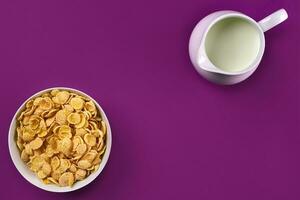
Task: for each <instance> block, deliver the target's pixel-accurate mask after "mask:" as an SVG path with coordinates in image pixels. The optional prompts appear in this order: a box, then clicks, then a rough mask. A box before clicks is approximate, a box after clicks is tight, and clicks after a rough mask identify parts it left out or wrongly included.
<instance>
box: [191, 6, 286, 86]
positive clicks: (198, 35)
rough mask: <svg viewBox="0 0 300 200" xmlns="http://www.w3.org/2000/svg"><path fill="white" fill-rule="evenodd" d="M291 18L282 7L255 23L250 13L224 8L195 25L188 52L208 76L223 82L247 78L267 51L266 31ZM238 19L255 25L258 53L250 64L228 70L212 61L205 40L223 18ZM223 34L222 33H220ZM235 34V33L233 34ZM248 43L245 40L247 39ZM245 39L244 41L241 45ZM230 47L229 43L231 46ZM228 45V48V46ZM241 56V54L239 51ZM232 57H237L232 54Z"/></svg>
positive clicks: (200, 69) (213, 80)
mask: <svg viewBox="0 0 300 200" xmlns="http://www.w3.org/2000/svg"><path fill="white" fill-rule="evenodd" d="M287 17H288V15H287V12H286V11H285V10H284V9H280V10H278V11H276V12H274V13H273V14H271V15H269V16H267V17H266V18H264V19H262V20H261V21H259V22H256V21H255V20H253V19H252V18H250V17H249V16H247V15H245V14H242V13H240V12H236V11H230V10H224V11H217V12H214V13H212V14H210V15H208V16H206V17H205V18H203V19H202V20H201V21H200V22H199V23H198V24H197V25H196V27H195V28H194V30H193V32H192V34H191V37H190V41H189V54H190V58H191V61H192V64H193V65H194V67H195V68H196V70H197V71H198V72H199V73H200V74H201V75H202V76H203V77H205V78H206V79H208V80H210V81H212V82H215V83H219V84H224V85H230V84H235V83H238V82H241V81H243V80H245V79H246V78H248V77H249V76H250V75H251V74H252V73H253V72H254V71H255V70H256V68H257V67H258V65H259V63H260V61H261V58H262V56H263V53H264V50H265V38H264V32H265V31H267V30H269V29H271V28H273V27H274V26H276V25H278V24H280V23H281V22H283V21H284V20H286V19H287ZM229 18H239V19H242V20H244V21H246V22H247V23H249V24H251V26H253V27H254V30H256V31H257V35H258V36H257V37H258V38H259V45H258V47H259V48H257V54H256V56H255V57H253V59H252V60H251V62H249V65H247V67H245V68H244V69H242V70H239V71H227V70H224V69H222V68H220V67H219V66H218V65H216V64H215V63H213V62H212V61H211V60H210V58H209V56H208V55H207V46H206V40H207V35H208V32H209V30H210V29H211V28H212V27H213V26H214V25H215V24H216V23H217V22H220V21H222V20H224V19H229ZM220 34H222V33H220ZM233 37H234V36H233ZM245 42H246V41H245ZM242 43H243V42H241V44H242ZM229 46H230V45H229ZM225 48H226V47H225ZM240 55H241V54H240ZM233 59H239V58H235V57H234V55H233Z"/></svg>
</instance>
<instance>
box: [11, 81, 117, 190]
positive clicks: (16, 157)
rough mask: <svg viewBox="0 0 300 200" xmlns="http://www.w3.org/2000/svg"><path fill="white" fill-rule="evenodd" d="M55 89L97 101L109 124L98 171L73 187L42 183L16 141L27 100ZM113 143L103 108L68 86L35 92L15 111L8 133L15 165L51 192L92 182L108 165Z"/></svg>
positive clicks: (26, 176) (76, 188) (26, 177)
mask: <svg viewBox="0 0 300 200" xmlns="http://www.w3.org/2000/svg"><path fill="white" fill-rule="evenodd" d="M53 89H61V90H68V91H72V92H74V93H77V94H80V95H82V96H85V97H88V98H90V99H91V100H92V101H93V102H94V103H95V105H96V107H97V108H98V110H99V111H100V113H101V116H102V118H103V119H104V121H105V122H106V124H107V138H106V145H107V147H106V151H105V153H104V156H103V159H102V162H101V163H100V167H99V169H98V170H97V171H96V172H94V173H92V174H91V175H90V176H88V177H87V178H86V179H84V180H82V181H78V182H76V183H75V184H74V185H73V186H72V187H59V186H55V185H51V184H49V185H46V184H44V183H42V182H41V181H40V179H38V178H37V176H36V175H35V173H33V172H32V171H31V170H30V169H29V168H28V167H27V166H26V164H25V163H24V162H23V161H22V160H21V158H20V153H19V150H18V147H17V145H16V142H15V135H16V117H17V116H18V115H19V114H20V112H21V111H22V110H23V109H24V106H25V102H27V101H28V100H29V99H32V98H34V97H37V96H40V95H41V94H43V93H45V92H49V91H50V90H53ZM111 145H112V135H111V128H110V124H109V121H108V119H107V116H106V115H105V113H104V111H103V109H102V108H101V107H100V105H99V104H98V103H97V102H96V101H95V100H94V99H93V98H92V97H90V96H89V95H87V94H85V93H84V92H81V91H79V90H76V89H72V88H66V87H55V88H48V89H45V90H42V91H40V92H37V93H36V94H34V95H32V96H31V97H30V98H28V99H27V100H26V101H24V103H23V104H22V105H21V106H20V107H19V109H18V110H17V112H16V113H15V115H14V117H13V119H12V121H11V124H10V128H9V134H8V147H9V153H10V156H11V159H12V161H13V163H14V165H15V167H16V168H17V170H18V171H19V172H20V174H21V175H22V176H23V177H24V178H25V179H26V180H27V181H28V182H30V183H31V184H33V185H35V186H36V187H38V188H41V189H43V190H46V191H50V192H71V191H74V190H78V189H80V188H82V187H84V186H86V185H88V184H89V183H91V182H92V181H93V180H94V179H95V178H96V177H97V176H98V175H99V174H100V173H101V172H102V170H103V168H104V166H105V165H106V163H107V161H108V157H109V154H110V150H111Z"/></svg>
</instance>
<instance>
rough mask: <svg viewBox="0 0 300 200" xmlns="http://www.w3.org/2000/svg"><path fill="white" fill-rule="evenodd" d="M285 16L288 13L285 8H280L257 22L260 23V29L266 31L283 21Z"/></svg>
mask: <svg viewBox="0 0 300 200" xmlns="http://www.w3.org/2000/svg"><path fill="white" fill-rule="evenodd" d="M287 18H288V14H287V12H286V10H285V9H283V8H282V9H279V10H277V11H275V12H274V13H272V14H271V15H269V16H267V17H265V18H264V19H262V20H260V21H259V22H258V24H259V25H260V27H261V28H262V30H263V31H264V32H266V31H267V30H269V29H271V28H273V27H274V26H276V25H278V24H280V23H281V22H283V21H285V20H286V19H287Z"/></svg>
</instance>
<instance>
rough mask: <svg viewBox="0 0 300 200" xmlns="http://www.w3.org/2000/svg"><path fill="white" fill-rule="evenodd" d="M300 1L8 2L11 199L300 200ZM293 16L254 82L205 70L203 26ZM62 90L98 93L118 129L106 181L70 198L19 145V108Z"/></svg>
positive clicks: (4, 61)
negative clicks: (199, 31)
mask: <svg viewBox="0 0 300 200" xmlns="http://www.w3.org/2000/svg"><path fill="white" fill-rule="evenodd" d="M297 2H299V1H296V0H293V1H292V0H256V1H254V0H248V1H241V0H222V1H220V0H176V1H173V0H151V1H142V0H127V1H124V0H111V1H96V0H94V1H77V0H72V1H63V0H57V1H54V0H51V1H40V0H37V1H27V0H26V1H24V0H19V1H15V0H9V1H8V0H2V1H1V3H0V26H1V30H0V74H1V79H0V91H1V106H2V108H1V111H0V121H1V126H0V131H1V134H2V136H3V137H2V140H0V147H1V148H0V163H1V164H0V172H1V175H0V177H1V181H0V184H1V187H0V199H1V200H2V199H8V198H10V199H20V198H21V199H24V198H26V199H32V200H35V199H39V200H41V199H42V200H48V199H64V200H68V199H72V200H76V199H86V200H89V199H106V200H113V199H114V200H120V199H122V200H126V199H130V200H135V199H143V200H148V199H149V200H150V199H151V200H153V199H173V200H177V199H208V200H210V199H214V200H223V199H228V200H253V199H255V200H259V199H264V200H268V199H272V200H273V199H278V200H282V199H289V200H291V199H300V189H299V188H300V159H299V153H300V125H299V124H300V102H299V100H300V90H299V83H300V79H299V75H300V73H299V67H300V62H299V57H300V55H299V37H300V36H299V30H300V27H299V23H300V22H299V21H300V17H299V16H300V13H299V10H300V6H299V3H297ZM282 7H283V8H285V9H286V10H287V12H288V14H289V19H288V20H287V21H286V22H284V23H283V24H281V25H280V26H278V27H276V28H274V29H272V30H270V31H269V32H267V33H266V51H265V55H264V58H263V60H262V62H261V64H260V66H259V68H258V70H257V71H256V72H255V73H254V74H253V75H252V76H251V77H250V78H249V79H248V80H246V81H245V82H243V83H241V84H238V85H235V86H231V87H228V86H218V85H214V84H211V83H209V82H207V81H206V80H204V79H203V78H202V77H201V76H199V75H198V74H197V72H196V71H195V70H194V69H193V67H192V65H191V63H190V60H189V56H188V39H189V36H190V33H191V31H192V29H193V27H194V26H195V24H196V23H197V22H198V21H199V20H200V19H201V18H203V17H204V16H206V15H207V14H209V13H211V12H213V11H216V10H222V9H232V10H238V11H241V12H243V13H245V14H248V15H250V16H251V17H253V18H254V19H256V20H260V19H262V18H263V17H264V16H266V15H268V14H270V13H271V12H273V11H275V10H277V9H279V8H282ZM53 86H68V87H73V88H77V89H79V90H82V91H85V92H86V93H88V94H90V95H91V96H93V97H94V98H95V99H96V100H98V101H99V102H100V103H101V105H102V106H103V108H104V109H105V111H106V113H107V115H108V117H109V119H110V121H111V125H112V130H113V147H112V152H111V157H110V160H109V162H108V165H107V166H106V168H105V170H104V171H103V173H102V174H101V175H100V176H99V177H98V178H97V179H96V180H95V181H94V182H93V183H92V184H90V185H89V186H88V187H86V188H84V189H82V190H79V191H76V192H72V193H68V194H55V193H49V192H45V191H42V190H40V189H38V188H36V187H34V186H32V185H31V184H29V183H28V182H26V180H25V179H23V178H22V177H21V175H20V174H19V173H18V172H17V170H16V169H15V167H14V165H13V163H12V162H11V160H10V156H9V153H8V147H7V134H8V127H9V123H10V120H11V118H12V116H13V114H14V112H15V111H16V109H17V108H18V106H19V105H20V104H21V103H22V102H23V101H24V100H25V99H26V98H27V97H29V96H30V95H31V94H33V93H35V92H37V91H39V90H42V89H45V88H48V87H53Z"/></svg>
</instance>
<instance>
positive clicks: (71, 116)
mask: <svg viewBox="0 0 300 200" xmlns="http://www.w3.org/2000/svg"><path fill="white" fill-rule="evenodd" d="M16 132H17V136H16V144H17V146H18V149H19V150H20V157H21V159H22V160H23V161H24V162H25V163H26V164H27V166H28V167H29V168H30V170H32V171H33V172H35V173H36V175H37V177H38V178H40V179H41V180H42V181H43V182H44V183H45V184H55V185H59V186H62V187H64V186H72V185H73V184H74V183H76V181H81V180H84V179H85V178H86V177H87V176H89V175H90V174H91V173H92V172H94V171H96V170H97V169H98V168H99V165H100V163H101V160H102V157H103V155H104V152H105V149H106V123H105V122H104V121H103V119H102V117H101V115H100V112H99V111H98V110H97V108H96V106H95V104H94V103H93V101H92V100H90V99H88V98H86V97H83V96H81V95H79V94H75V93H72V92H69V91H66V90H56V89H55V90H52V91H51V92H48V93H44V94H42V95H41V96H39V97H35V98H33V99H31V100H29V101H27V102H26V104H25V108H24V110H23V111H22V112H21V114H20V116H19V117H18V119H17V129H16Z"/></svg>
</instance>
